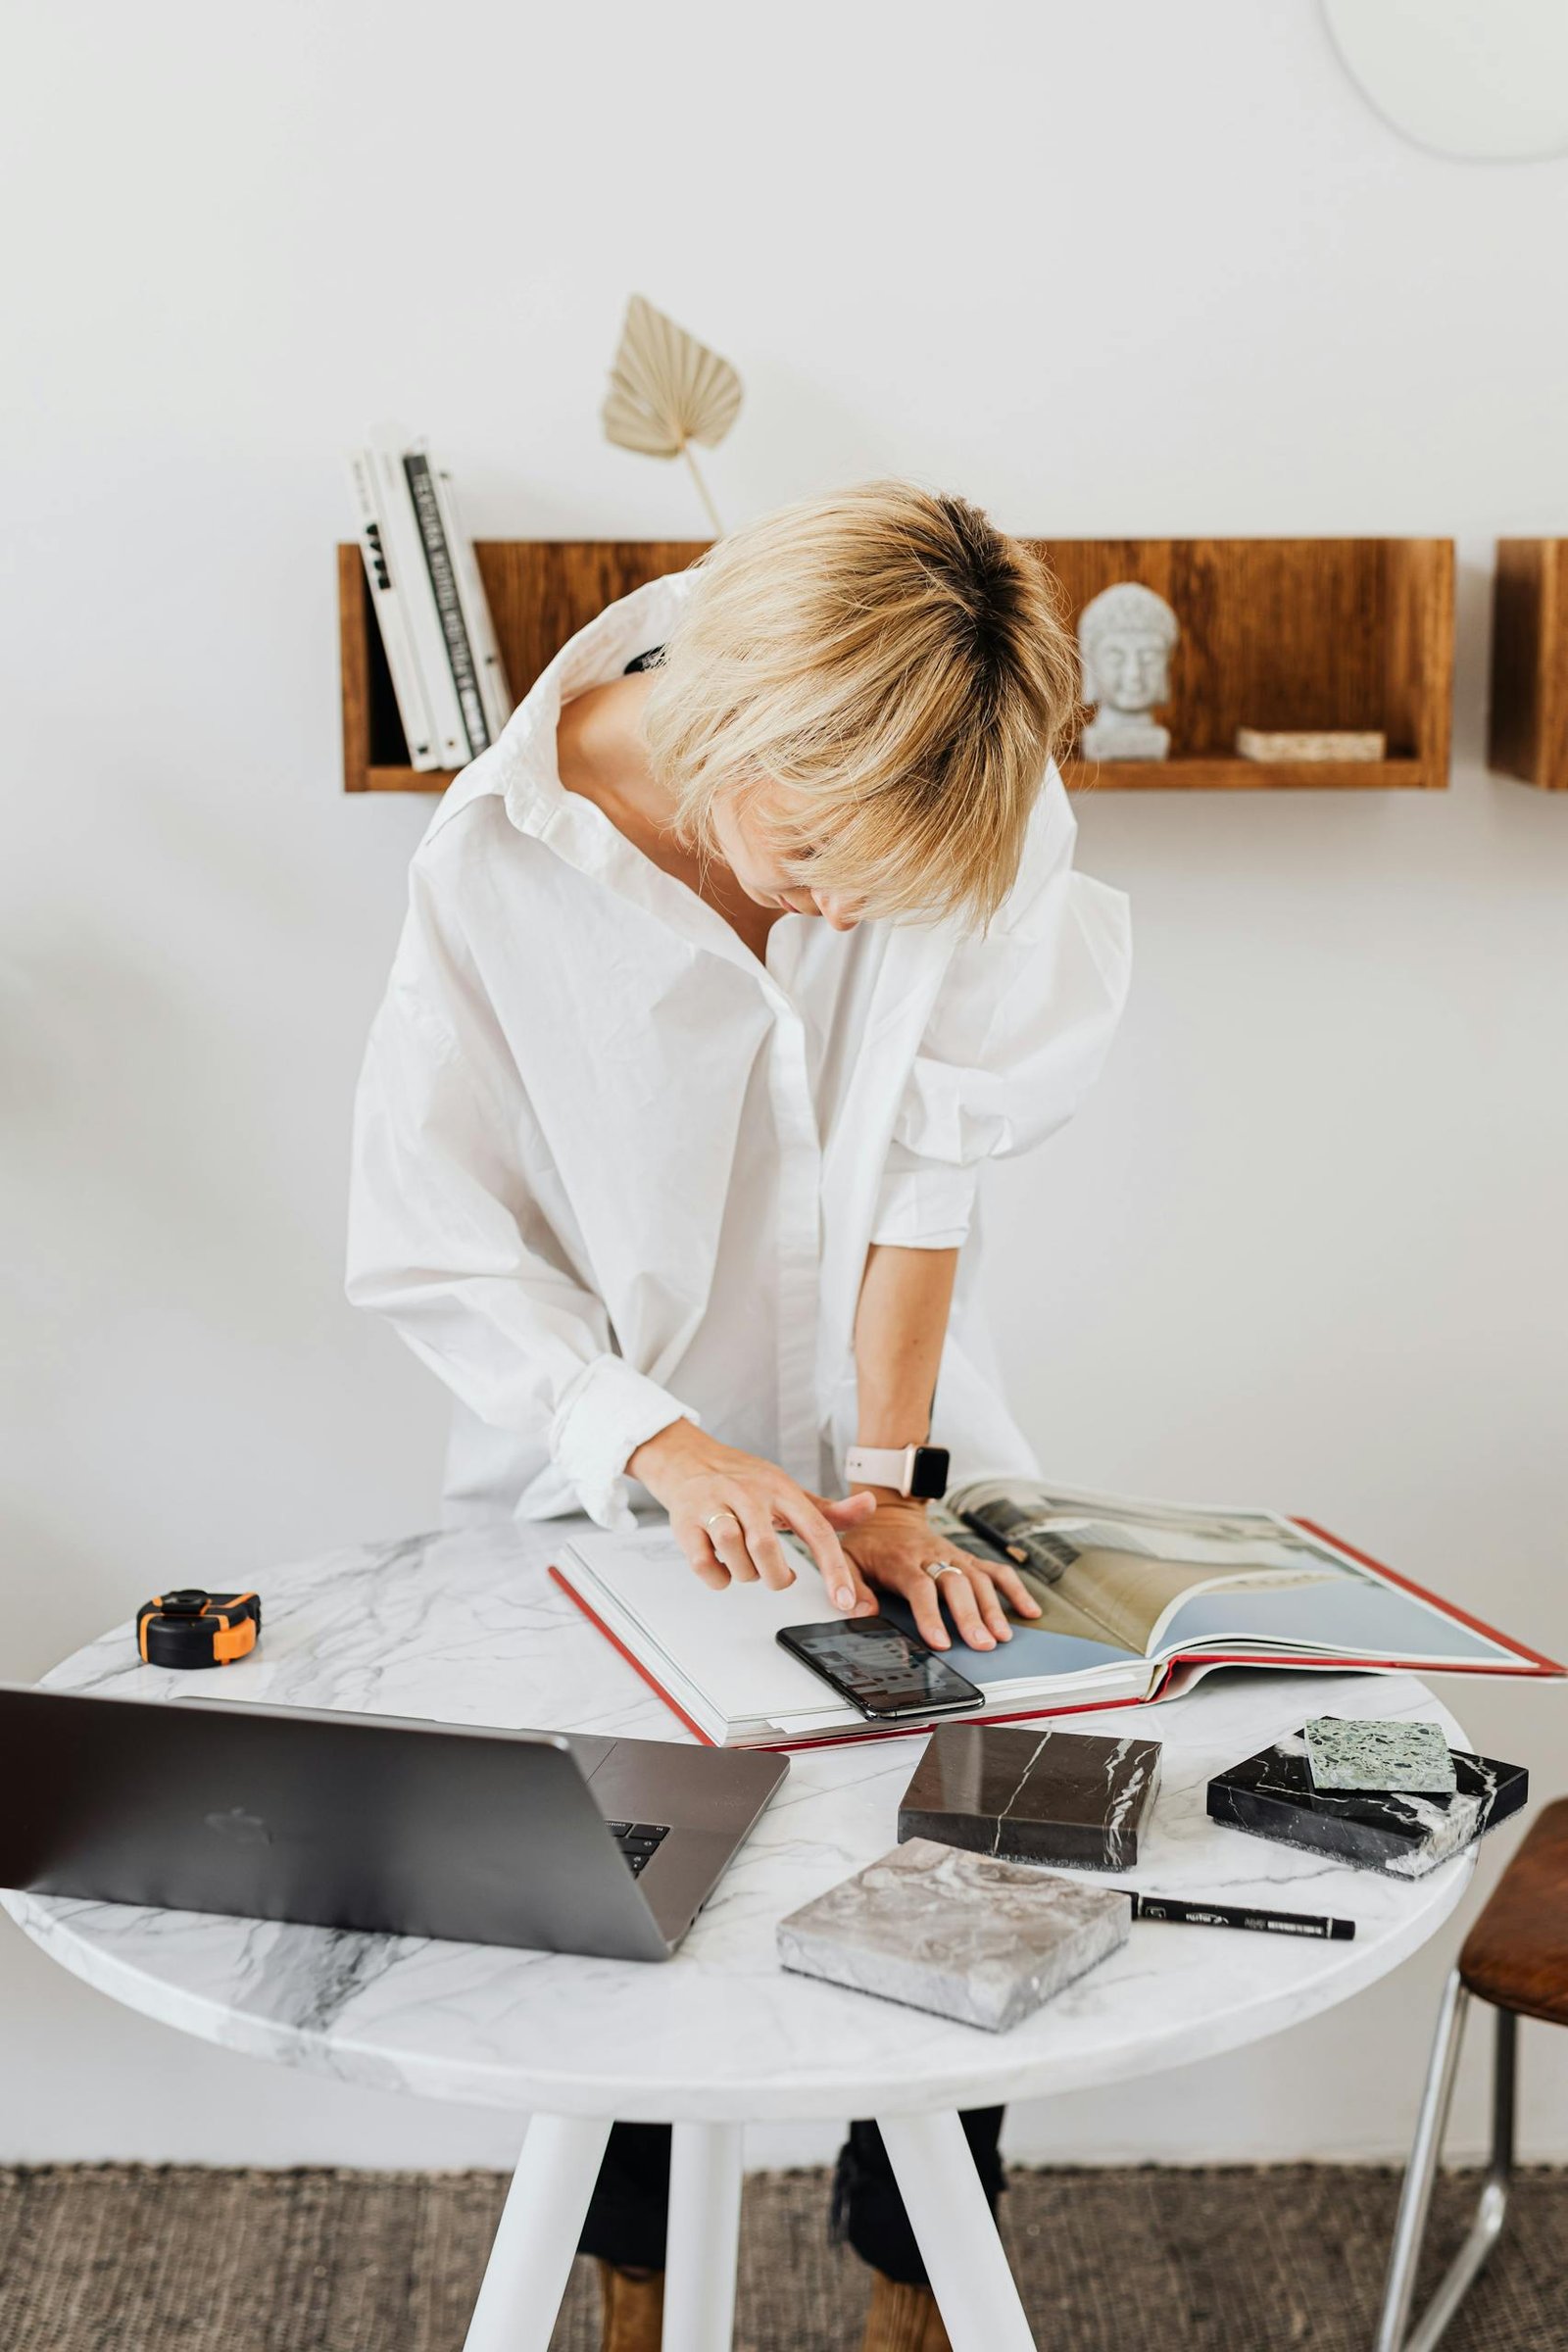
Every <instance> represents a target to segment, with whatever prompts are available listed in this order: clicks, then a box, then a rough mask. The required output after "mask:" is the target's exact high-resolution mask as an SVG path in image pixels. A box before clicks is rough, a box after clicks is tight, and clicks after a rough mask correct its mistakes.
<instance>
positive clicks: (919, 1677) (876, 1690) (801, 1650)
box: [778, 1617, 985, 1723]
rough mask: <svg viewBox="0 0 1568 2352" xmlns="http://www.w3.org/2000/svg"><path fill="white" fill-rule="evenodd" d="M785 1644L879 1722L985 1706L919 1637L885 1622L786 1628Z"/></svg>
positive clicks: (840, 1622)
mask: <svg viewBox="0 0 1568 2352" xmlns="http://www.w3.org/2000/svg"><path fill="white" fill-rule="evenodd" d="M778 1639H779V1641H780V1642H782V1644H783V1646H784V1647H785V1648H786V1649H787V1650H788V1651H789V1652H790V1654H791V1656H792V1657H797V1658H799V1659H800V1660H801V1662H802V1664H803V1665H805V1666H809V1667H810V1669H811V1671H812V1673H813V1674H819V1675H820V1676H821V1677H822V1680H823V1681H824V1682H825V1683H831V1684H832V1686H833V1688H834V1690H835V1691H838V1692H839V1693H840V1694H841V1696H843V1697H845V1698H847V1699H848V1700H849V1701H850V1704H851V1705H852V1706H856V1707H858V1708H859V1710H860V1713H861V1714H862V1715H865V1716H867V1717H869V1718H870V1720H871V1721H872V1722H873V1723H875V1722H881V1721H883V1720H885V1719H886V1718H888V1717H890V1716H898V1715H932V1714H939V1713H942V1712H944V1711H956V1710H957V1709H958V1708H960V1707H979V1706H983V1705H984V1704H985V1693H984V1691H977V1690H976V1689H975V1687H974V1685H973V1683H968V1682H965V1681H964V1679H963V1676H962V1675H961V1674H959V1673H958V1672H957V1671H956V1668H954V1667H952V1666H950V1665H949V1664H948V1663H947V1660H946V1659H945V1658H939V1657H938V1656H937V1654H936V1652H935V1650H931V1649H927V1647H926V1645H925V1643H924V1642H922V1641H920V1640H919V1638H918V1637H917V1636H916V1635H914V1634H907V1633H905V1632H904V1631H903V1629H902V1628H901V1627H899V1626H896V1625H889V1624H888V1623H887V1621H886V1620H885V1619H884V1618H880V1617H857V1618H851V1619H848V1620H846V1619H844V1618H835V1619H830V1620H829V1622H828V1623H827V1624H826V1625H786V1626H783V1627H781V1628H780V1631H779V1636H778Z"/></svg>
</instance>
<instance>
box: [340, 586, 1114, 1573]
mask: <svg viewBox="0 0 1568 2352" xmlns="http://www.w3.org/2000/svg"><path fill="white" fill-rule="evenodd" d="M689 587H690V583H689V580H688V579H687V578H686V577H685V576H683V575H676V576H674V577H672V578H668V579H663V580H656V581H654V582H653V583H652V584H651V585H650V586H648V587H646V588H641V589H639V590H637V591H636V593H635V594H634V595H631V596H628V597H626V598H623V599H622V600H621V602H619V603H618V604H615V605H612V606H611V607H609V608H608V610H607V611H605V612H604V613H601V614H600V615H599V617H598V619H597V620H595V621H593V622H591V623H590V624H589V626H588V627H587V628H586V629H583V630H582V631H581V632H580V633H579V634H578V635H577V636H576V637H574V638H573V639H572V640H571V641H570V643H569V644H567V645H566V646H565V647H564V649H563V651H562V652H561V653H560V654H559V655H558V656H557V658H556V660H555V661H554V662H552V663H551V665H550V667H549V668H548V669H547V670H546V671H545V672H544V674H543V676H542V677H541V678H540V679H539V680H538V682H537V684H536V685H535V686H534V687H533V689H532V691H531V692H530V693H529V695H528V696H527V698H526V700H525V701H524V702H523V703H522V704H521V705H520V706H519V707H518V709H517V710H516V711H515V713H514V715H513V717H512V719H511V721H510V722H509V724H508V726H507V728H506V730H505V732H504V733H503V734H502V736H501V738H500V740H499V741H498V742H497V743H496V744H494V745H493V746H492V747H491V749H490V750H489V751H487V752H486V753H484V754H483V756H482V757H481V758H480V759H478V760H475V761H474V762H473V764H472V765H471V766H470V767H468V768H466V769H465V771H464V773H463V774H462V775H461V776H460V777H458V779H457V781H456V782H455V783H454V784H453V785H452V787H451V789H450V790H449V791H448V792H447V794H446V796H445V798H444V799H443V800H442V801H441V803H440V806H439V807H438V808H437V809H436V811H435V814H434V816H433V817H432V819H431V822H430V826H429V829H428V831H427V832H426V834H425V836H424V839H423V841H422V842H421V843H420V845H419V848H418V850H417V852H416V854H415V858H414V861H413V865H412V868H411V871H410V889H409V911H408V917H407V920H406V922H405V925H404V929H403V935H402V939H401V941H400V944H399V947H398V951H397V956H396V958H395V961H394V963H393V967H392V974H391V979H390V981H389V984H388V987H387V992H386V996H385V998H384V1000H383V1002H382V1004H381V1006H380V1009H379V1011H378V1012H377V1014H376V1017H375V1021H374V1024H373V1026H372V1028H371V1032H370V1038H369V1044H368V1049H367V1053H366V1058H365V1067H364V1071H363V1075H362V1077H361V1081H360V1088H359V1094H358V1099H357V1103H356V1113H355V1126H354V1172H353V1185H352V1199H351V1207H350V1220H349V1279H348V1290H349V1296H350V1298H351V1299H353V1300H354V1301H355V1302H356V1303H357V1304H360V1305H364V1306H370V1307H375V1308H378V1309H379V1310H381V1311H382V1312H383V1313H385V1314H386V1315H388V1316H389V1317H390V1318H391V1320H392V1321H393V1323H394V1324H395V1325H396V1326H397V1327H398V1329H399V1330H400V1331H401V1332H402V1333H403V1336H404V1338H405V1339H406V1340H407V1341H408V1343H409V1345H410V1346H411V1347H412V1348H413V1349H414V1350H415V1352H416V1354H417V1355H418V1356H419V1357H420V1358H421V1360H422V1361H424V1362H425V1363H427V1364H428V1365H430V1367H431V1368H432V1369H433V1370H434V1371H435V1372H436V1373H438V1374H439V1376H440V1377H441V1379H442V1380H443V1381H444V1382H445V1383H446V1384H447V1386H448V1387H449V1388H450V1389H451V1391H452V1393H453V1396H454V1398H455V1405H454V1415H453V1425H452V1437H451V1444H450V1447H449V1451H448V1460H447V1482H446V1491H447V1509H448V1514H449V1516H450V1517H451V1518H452V1519H453V1520H463V1519H467V1518H474V1517H483V1516H492V1515H495V1514H497V1513H515V1515H516V1516H517V1517H519V1518H524V1519H541V1518H547V1517H550V1516H553V1515H554V1514H557V1513H561V1512H566V1511H573V1510H584V1511H586V1512H588V1513H589V1514H590V1516H591V1517H592V1518H593V1519H595V1520H596V1521H597V1522H598V1523H599V1524H600V1525H601V1526H602V1527H620V1526H625V1525H628V1524H630V1511H629V1501H630V1499H631V1498H632V1491H633V1490H634V1489H635V1494H636V1495H637V1496H640V1497H641V1498H642V1499H644V1500H646V1499H647V1497H646V1496H645V1495H643V1494H642V1490H641V1489H637V1488H635V1482H633V1481H629V1480H628V1479H627V1478H626V1477H624V1476H623V1475H622V1473H623V1470H624V1465H625V1463H626V1460H627V1458H628V1456H629V1455H630V1454H631V1453H632V1452H633V1451H634V1450H635V1448H636V1447H637V1446H639V1445H641V1444H642V1442H643V1440H644V1439H645V1438H649V1437H652V1436H653V1435H654V1433H655V1432H656V1431H657V1430H660V1429H662V1428H663V1427H664V1426H665V1425H666V1424H667V1423H668V1422H670V1421H672V1420H674V1419H675V1418H677V1416H679V1415H680V1414H683V1413H684V1414H686V1415H688V1416H689V1417H690V1418H691V1419H692V1420H694V1421H698V1422H700V1423H701V1424H702V1425H703V1426H704V1427H705V1428H707V1429H709V1430H711V1432H712V1433H713V1434H714V1435H715V1436H716V1437H718V1438H720V1439H722V1440H723V1441H724V1442H725V1443H726V1444H729V1445H733V1446H743V1447H745V1448H746V1449H747V1450H748V1451H750V1452H755V1453H760V1454H763V1455H765V1456H767V1457H768V1458H769V1459H770V1460H773V1461H776V1462H778V1463H779V1464H781V1465H782V1467H783V1468H784V1469H786V1470H787V1471H788V1472H789V1473H790V1474H791V1476H792V1477H794V1478H796V1479H798V1480H799V1481H801V1482H802V1483H803V1484H804V1485H806V1486H808V1487H810V1488H812V1489H815V1490H817V1491H818V1492H825V1493H837V1492H840V1491H842V1483H843V1482H842V1463H843V1455H844V1450H845V1448H846V1446H850V1445H853V1444H854V1443H855V1439H856V1435H857V1432H856V1428H855V1363H854V1347H853V1329H854V1319H855V1310H856V1305H857V1301H858V1293H859V1284H860V1276H861V1272H862V1270H863V1266H864V1262H865V1253H866V1249H867V1247H868V1245H869V1244H870V1243H872V1242H892V1243H901V1244H904V1245H906V1246H907V1247H913V1248H917V1249H919V1248H924V1249H939V1248H950V1247H953V1246H955V1245H962V1247H961V1251H960V1256H959V1270H958V1282H957V1286H956V1297H955V1301H954V1308H953V1314H952V1317H951V1319H950V1324H949V1331H948V1338H947V1343H946V1347H945V1349H944V1353H943V1357H942V1368H941V1375H940V1379H939V1383H938V1388H937V1396H936V1407H935V1414H934V1419H933V1426H932V1439H933V1443H936V1444H939V1445H946V1446H948V1447H949V1448H950V1449H951V1451H952V1453H953V1456H954V1470H955V1475H956V1476H959V1475H965V1474H969V1475H972V1474H974V1473H977V1472H979V1471H981V1470H994V1469H1021V1470H1025V1471H1032V1470H1033V1469H1034V1468H1035V1462H1034V1456H1033V1454H1032V1453H1031V1450H1030V1448H1029V1446H1028V1444H1027V1442H1026V1441H1025V1439H1024V1438H1023V1436H1022V1434H1021V1433H1020V1431H1019V1430H1018V1428H1017V1426H1016V1424H1015V1423H1014V1421H1013V1420H1012V1417H1011V1415H1010V1414H1009V1413H1008V1411H1007V1409H1006V1407H1005V1403H1004V1402H1003V1399H1002V1397H1001V1395H1000V1392H999V1389H998V1385H997V1378H996V1370H995V1364H994V1360H993V1357H992V1353H991V1349H990V1346H989V1342H988V1340H987V1336H986V1333H985V1330H984V1326H983V1323H982V1321H981V1319H980V1317H979V1315H978V1312H977V1306H976V1299H975V1272H976V1261H977V1252H978V1243H979V1235H978V1223H977V1217H976V1200H975V1194H976V1182H977V1177H978V1171H979V1168H980V1166H981V1164H982V1162H983V1161H985V1160H986V1159H988V1158H994V1157H998V1156H1001V1155H1002V1154H1005V1153H1008V1152H1022V1151H1026V1150H1028V1149H1030V1148H1031V1147H1032V1146H1033V1145H1035V1144H1038V1143H1039V1142H1041V1141H1042V1139H1043V1138H1044V1137H1046V1136H1048V1135H1050V1134H1051V1133H1052V1132H1053V1131H1054V1129H1055V1128H1057V1127H1059V1126H1061V1125H1062V1124H1063V1122H1064V1121H1065V1120H1067V1119H1068V1118H1070V1117H1071V1115H1072V1113H1073V1112H1074V1110H1075V1109H1076V1108H1077V1107H1078V1104H1079V1103H1080V1102H1081V1101H1082V1100H1083V1097H1084V1095H1085V1093H1086V1091H1087V1090H1088V1088H1089V1086H1090V1084H1091V1082H1092V1081H1093V1079H1094V1077H1095V1075H1096V1073H1097V1071H1098V1070H1099V1067H1100V1064H1101V1062H1102V1060H1103V1057H1104V1054H1105V1051H1106V1048H1107V1046H1108V1045H1109V1042H1110V1038H1111V1035H1112V1032H1113V1030H1114V1028H1115V1025H1116V1021H1117V1019H1118V1017H1119V1014H1120V1011H1121V1005H1122V1001H1123V998H1124V995H1125V992H1126V982H1127V972H1128V964H1129V948H1128V928H1127V913H1126V902H1125V900H1124V899H1123V898H1122V897H1121V895H1120V894H1119V893H1118V892H1116V891H1112V890H1107V889H1106V888H1104V887H1103V885H1102V884H1100V883H1096V882H1092V881H1090V880H1088V879H1087V878H1086V877H1084V876H1083V875H1079V874H1075V873H1074V872H1073V870H1072V852H1073V838H1074V833H1075V830H1076V828H1075V826H1074V822H1073V818H1072V814H1071V811H1070V809H1069V806H1068V802H1067V796H1066V794H1065V792H1064V790H1063V788H1062V784H1061V780H1060V778H1059V776H1058V775H1057V774H1056V772H1055V769H1054V767H1053V768H1052V769H1051V770H1050V772H1049V773H1048V775H1047V777H1046V780H1045V784H1044V788H1043V790H1042V793H1041V797H1040V801H1039V804H1038V807H1037V809H1036V811H1035V815H1034V817H1033V819H1032V821H1031V824H1030V828H1029V834H1028V841H1027V846H1026V849H1025V853H1024V858H1023V861H1022V865H1021V867H1020V870H1019V874H1018V878H1017V881H1016V884H1015V886H1014V888H1013V890H1012V892H1011V894H1010V896H1009V898H1008V899H1007V901H1006V904H1005V907H1003V909H1002V911H1001V913H1000V914H999V916H998V917H997V918H996V920H995V921H994V922H993V924H992V925H991V927H990V929H989V931H988V932H987V933H985V934H984V935H978V934H969V933H967V932H966V931H965V930H964V929H963V928H962V927H961V926H960V925H959V924H957V923H956V922H953V921H949V922H943V923H939V924H918V923H908V922H900V923H890V922H867V923H861V924H860V925H858V928H857V929H855V930H853V931H849V932H835V931H832V930H830V929H829V928H828V926H827V925H826V923H824V922H822V921H819V920H816V919H813V918H812V917H810V916H807V915H798V914H785V915H783V916H781V917H780V919H779V920H778V921H777V922H776V923H775V924H774V925H773V927H772V930H771V931H770V933H769V935H768V941H767V954H766V960H765V962H763V961H761V960H760V959H759V958H758V957H757V956H754V955H753V954H752V952H751V950H750V949H748V948H747V947H745V946H743V944H742V942H741V941H740V940H739V939H738V938H737V937H736V935H735V933H734V932H733V931H732V930H731V929H730V927H729V925H728V924H727V923H726V922H725V921H724V919H723V917H722V916H721V915H719V914H717V913H715V911H714V910H713V909H712V908H711V907H708V906H706V905H705V904H704V903H703V901H702V900H701V899H699V898H698V897H697V895H696V894H695V892H693V891H691V890H689V889H688V888H687V887H686V885H685V884H684V883H682V882H679V881H677V880H676V879H675V878H674V877H673V876H672V875H670V874H666V873H664V872H663V871H662V869H661V868H660V867H659V866H656V865H655V864H654V863H653V862H652V861H651V860H650V859H649V858H646V857H645V856H644V855H643V854H642V852H641V851H639V850H637V849H635V848H633V846H632V845H631V843H629V842H628V841H627V840H625V838H624V837H623V836H622V835H621V834H620V833H618V832H617V831H616V829H615V827H614V826H613V824H612V823H611V822H610V819H609V818H608V817H607V816H606V815H605V813H604V811H603V810H602V809H599V808H597V807H596V806H595V805H594V804H593V803H592V802H591V801H588V800H585V799H583V798H582V797H581V796H580V795H577V794H573V793H569V792H567V791H566V790H565V788H564V785H563V784H562V782H561V777H560V774H559V771H558V768H557V761H556V727H557V721H558V718H559V715H560V711H561V708H562V705H563V703H564V702H565V701H568V700H569V699H570V698H571V697H572V696H573V695H575V694H579V693H581V692H582V691H583V690H584V689H585V688H587V687H589V686H592V685H597V684H599V683H601V682H603V681H605V680H608V679H611V678H615V677H618V676H620V675H621V673H622V671H623V670H624V668H625V665H626V663H627V662H628V661H630V660H631V659H632V658H633V657H634V656H636V655H638V654H640V653H643V652H646V651H647V650H648V649H650V648H651V647H654V646H656V645H660V644H662V642H663V641H664V639H665V638H667V637H668V636H669V634H670V632H671V631H672V629H673V628H674V626H675V624H676V622H677V620H678V617H679V614H680V610H681V607H682V605H683V603H684V601H685V598H686V596H687V594H688V593H689ZM911 1434H912V1433H911Z"/></svg>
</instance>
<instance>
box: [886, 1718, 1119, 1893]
mask: <svg viewBox="0 0 1568 2352" xmlns="http://www.w3.org/2000/svg"><path fill="white" fill-rule="evenodd" d="M1158 1787H1159V1741H1158V1740H1104V1739H1100V1738H1098V1737H1096V1736H1095V1735H1093V1734H1091V1733H1087V1732H1054V1731H1047V1730H1044V1729H1041V1730H1035V1729H1033V1728H1029V1727H1026V1728H1024V1729H1023V1730H1016V1729H1013V1728H1010V1727H1009V1726H1007V1725H1005V1724H992V1723H947V1724H944V1725H943V1726H942V1727H941V1729H940V1730H939V1731H935V1732H933V1733H932V1735H931V1738H930V1740H929V1742H928V1744H927V1746H926V1750H925V1753H924V1755H923V1756H922V1757H921V1758H920V1762H919V1764H918V1766H917V1767H916V1769H915V1774H914V1778H913V1780H911V1781H910V1783H909V1786H908V1788H907V1789H906V1790H905V1792H904V1801H903V1803H902V1804H901V1805H900V1807H899V1838H900V1841H901V1842H902V1841H903V1840H904V1839H905V1838H935V1839H936V1840H937V1841H938V1842H939V1843H940V1844H942V1845H958V1846H962V1847H964V1848H965V1849H966V1850H967V1851H968V1852H970V1853H974V1854H996V1855H998V1856H999V1857H1001V1858H1002V1859H1003V1860H1005V1861H1012V1862H1054V1863H1056V1864H1058V1865H1065V1866H1066V1867H1067V1868H1069V1869H1079V1870H1131V1869H1133V1868H1134V1866H1135V1865H1136V1863H1137V1860H1138V1838H1139V1833H1140V1832H1141V1830H1142V1829H1143V1826H1144V1824H1145V1823H1146V1822H1147V1820H1148V1819H1149V1815H1150V1812H1151V1809H1152V1805H1153V1802H1154V1793H1155V1790H1156V1789H1158Z"/></svg>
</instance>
